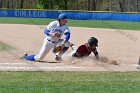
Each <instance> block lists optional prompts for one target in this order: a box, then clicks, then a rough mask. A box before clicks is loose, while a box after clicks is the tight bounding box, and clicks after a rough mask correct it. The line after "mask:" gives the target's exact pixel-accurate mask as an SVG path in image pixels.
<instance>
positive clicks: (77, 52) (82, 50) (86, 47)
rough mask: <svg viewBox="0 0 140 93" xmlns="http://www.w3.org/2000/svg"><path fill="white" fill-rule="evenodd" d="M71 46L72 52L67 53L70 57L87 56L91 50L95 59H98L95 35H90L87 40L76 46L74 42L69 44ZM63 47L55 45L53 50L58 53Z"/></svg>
mask: <svg viewBox="0 0 140 93" xmlns="http://www.w3.org/2000/svg"><path fill="white" fill-rule="evenodd" d="M70 46H71V48H72V50H73V51H72V52H71V53H70V54H69V56H71V57H76V58H82V57H87V56H89V55H90V54H91V52H93V53H94V54H95V57H96V59H99V54H98V51H97V49H96V47H97V46H98V40H97V39H96V38H95V37H90V38H89V39H88V42H87V43H85V44H82V45H80V46H79V47H78V48H77V47H76V46H75V45H74V44H72V43H71V44H70ZM62 49H63V47H62V46H58V47H55V48H54V50H53V52H54V53H58V52H60V51H61V50H62Z"/></svg>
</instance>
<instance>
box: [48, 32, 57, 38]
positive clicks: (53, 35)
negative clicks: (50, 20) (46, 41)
mask: <svg viewBox="0 0 140 93" xmlns="http://www.w3.org/2000/svg"><path fill="white" fill-rule="evenodd" d="M49 34H50V35H51V36H52V37H57V32H50V33H49Z"/></svg>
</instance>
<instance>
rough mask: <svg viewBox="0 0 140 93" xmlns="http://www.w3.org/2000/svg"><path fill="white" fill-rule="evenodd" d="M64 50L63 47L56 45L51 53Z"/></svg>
mask: <svg viewBox="0 0 140 93" xmlns="http://www.w3.org/2000/svg"><path fill="white" fill-rule="evenodd" d="M63 48H64V45H63V44H62V45H58V46H55V47H54V49H53V53H58V52H60V51H61V50H62V49H63Z"/></svg>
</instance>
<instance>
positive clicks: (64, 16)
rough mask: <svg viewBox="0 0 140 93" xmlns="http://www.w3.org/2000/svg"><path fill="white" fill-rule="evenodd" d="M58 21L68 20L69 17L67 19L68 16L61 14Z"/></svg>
mask: <svg viewBox="0 0 140 93" xmlns="http://www.w3.org/2000/svg"><path fill="white" fill-rule="evenodd" d="M58 19H66V20H67V19H68V17H67V15H66V14H60V15H59V16H58Z"/></svg>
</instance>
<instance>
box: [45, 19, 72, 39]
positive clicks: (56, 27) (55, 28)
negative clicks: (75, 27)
mask: <svg viewBox="0 0 140 93" xmlns="http://www.w3.org/2000/svg"><path fill="white" fill-rule="evenodd" d="M45 29H48V30H49V31H50V32H57V34H58V36H57V37H52V36H50V35H46V37H47V39H49V40H51V41H58V40H59V39H60V38H61V37H62V36H63V34H65V33H67V32H68V33H70V30H69V28H68V26H67V24H65V25H62V26H60V24H59V21H53V22H50V24H49V25H48V26H46V28H45Z"/></svg>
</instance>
